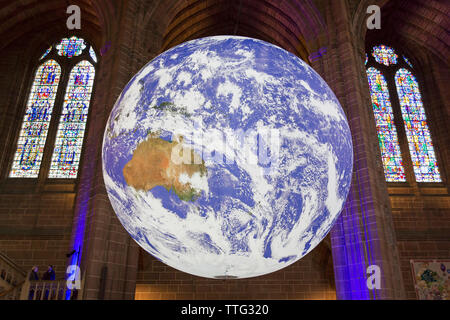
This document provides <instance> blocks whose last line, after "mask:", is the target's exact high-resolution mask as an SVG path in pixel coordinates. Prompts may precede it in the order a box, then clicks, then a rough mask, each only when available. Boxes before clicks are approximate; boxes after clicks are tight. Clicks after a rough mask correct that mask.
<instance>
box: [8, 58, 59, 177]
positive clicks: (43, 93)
mask: <svg viewBox="0 0 450 320" xmlns="http://www.w3.org/2000/svg"><path fill="white" fill-rule="evenodd" d="M60 78H61V67H60V65H59V64H58V63H57V62H56V61H54V60H48V61H47V62H45V63H43V64H42V65H41V66H40V67H39V68H38V69H37V71H36V74H35V77H34V82H33V86H32V88H31V92H30V95H29V97H28V102H27V108H26V111H25V116H24V119H23V122H22V129H21V130H20V134H19V140H18V142H17V149H16V153H15V155H14V160H13V164H12V168H11V171H10V174H9V176H10V177H12V178H37V177H38V176H39V170H40V167H41V161H42V156H43V154H44V146H45V141H46V140H47V133H48V128H49V124H50V120H51V117H52V112H53V106H54V104H55V99H56V94H57V91H58V85H59V81H60Z"/></svg>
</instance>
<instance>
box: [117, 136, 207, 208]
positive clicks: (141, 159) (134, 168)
mask: <svg viewBox="0 0 450 320" xmlns="http://www.w3.org/2000/svg"><path fill="white" fill-rule="evenodd" d="M181 143H183V138H182V137H180V139H179V141H166V140H164V139H161V138H160V137H159V134H157V133H150V134H149V135H148V137H147V139H146V140H145V141H143V142H141V143H140V144H139V145H138V147H137V148H136V150H135V151H134V153H133V157H132V159H131V160H130V161H129V162H128V163H127V164H126V165H125V166H124V168H123V176H124V178H125V181H126V183H127V184H128V185H129V186H131V187H133V188H135V189H136V190H144V191H150V190H152V189H153V188H154V187H156V186H162V187H164V188H165V189H166V190H167V191H170V190H173V191H174V192H175V194H176V195H177V196H178V197H179V198H180V199H181V200H183V201H194V200H195V199H196V198H197V197H198V196H200V191H199V190H196V189H195V188H193V187H192V185H191V184H190V183H189V182H186V183H183V182H181V181H180V177H181V175H187V176H189V177H192V176H193V175H194V174H195V173H199V174H200V176H204V175H205V174H206V172H207V170H206V167H205V162H204V161H203V160H202V161H196V162H194V163H188V164H185V163H174V162H173V161H172V160H171V157H172V152H173V149H174V148H176V149H175V150H179V149H181V148H180V147H181V146H179V144H181ZM182 150H183V151H182V152H189V153H191V156H192V157H191V159H199V156H198V155H197V154H196V153H195V152H194V150H191V149H190V148H186V147H183V148H182ZM199 162H200V163H199ZM182 180H185V179H182Z"/></svg>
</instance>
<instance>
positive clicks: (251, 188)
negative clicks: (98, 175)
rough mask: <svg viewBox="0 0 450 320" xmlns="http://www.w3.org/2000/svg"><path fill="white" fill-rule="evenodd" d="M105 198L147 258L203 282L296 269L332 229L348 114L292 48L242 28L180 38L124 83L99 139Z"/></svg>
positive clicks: (341, 194)
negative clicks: (225, 33) (243, 32)
mask: <svg viewBox="0 0 450 320" xmlns="http://www.w3.org/2000/svg"><path fill="white" fill-rule="evenodd" d="M102 161H103V177H104V182H105V186H106V189H107V192H108V196H109V199H110V201H111V204H112V207H113V209H114V211H115V213H116V215H117V217H118V219H119V220H120V222H121V223H122V225H123V226H124V228H125V229H126V230H127V231H128V233H129V234H130V235H131V237H132V238H133V239H134V240H135V241H136V242H137V243H138V244H139V245H140V246H141V247H142V248H143V249H145V250H146V251H147V252H148V253H150V254H151V255H153V256H154V257H156V258H157V259H159V260H160V261H162V262H163V263H165V264H167V265H169V266H171V267H173V268H175V269H178V270H181V271H183V272H186V273H189V274H192V275H196V276H201V277H207V278H219V279H230V278H248V277H255V276H260V275H264V274H267V273H271V272H274V271H277V270H280V269H282V268H284V267H286V266H288V265H291V264H293V263H294V262H296V261H298V260H299V259H300V258H302V257H303V256H305V255H306V254H307V253H308V252H310V251H311V250H312V249H313V248H314V247H316V246H317V245H318V244H319V243H320V242H321V241H322V240H323V239H324V237H325V236H326V235H327V233H328V232H329V231H330V229H331V227H332V226H333V223H334V222H335V221H336V219H337V217H338V216H339V214H340V211H341V210H342V208H343V205H344V202H345V200H346V197H347V194H348V191H349V188H350V181H351V176H352V165H353V152H352V140H351V134H350V130H349V126H348V123H347V119H346V116H345V114H344V112H343V110H342V108H341V106H340V104H339V102H338V100H337V98H336V96H335V95H334V94H333V92H332V91H331V89H330V88H329V87H328V85H327V84H326V83H325V81H324V80H323V79H322V78H321V77H320V76H319V75H318V74H317V73H316V72H315V71H314V70H313V69H312V68H311V67H310V66H308V65H307V64H306V63H305V62H304V61H302V60H301V59H300V58H298V57H297V56H295V55H293V54H291V53H289V52H287V51H285V50H283V49H281V48H279V47H277V46H275V45H272V44H270V43H267V42H264V41H261V40H256V39H252V38H246V37H237V36H215V37H207V38H202V39H197V40H193V41H189V42H186V43H183V44H181V45H178V46H176V47H174V48H172V49H170V50H168V51H166V52H164V53H162V54H160V55H159V56H157V57H156V58H154V59H153V60H152V61H150V62H149V63H148V64H147V65H146V66H145V67H143V68H142V70H141V71H139V72H138V73H137V74H136V75H135V76H134V77H133V79H132V80H131V81H130V82H129V83H128V84H127V86H126V87H125V89H124V90H123V92H122V94H121V95H120V97H119V98H118V100H117V102H116V104H115V106H114V108H113V109H112V111H111V114H110V117H109V120H108V123H107V126H106V129H105V134H104V140H103V153H102Z"/></svg>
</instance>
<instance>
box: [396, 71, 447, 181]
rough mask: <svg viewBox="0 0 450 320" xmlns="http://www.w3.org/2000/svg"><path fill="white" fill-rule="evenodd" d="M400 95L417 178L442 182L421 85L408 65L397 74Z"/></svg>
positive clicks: (418, 179) (417, 179)
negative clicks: (407, 67)
mask: <svg viewBox="0 0 450 320" xmlns="http://www.w3.org/2000/svg"><path fill="white" fill-rule="evenodd" d="M395 83H396V86H397V92H398V97H399V99H400V107H401V111H402V116H403V121H404V125H405V131H406V136H407V138H408V146H409V151H410V153H411V160H412V163H413V167H414V173H415V176H416V181H417V182H440V181H441V177H440V174H439V168H438V165H437V161H436V155H435V153H434V148H433V143H432V142H431V135H430V131H429V129H428V125H427V120H426V116H425V109H424V107H423V104H422V96H421V94H420V91H419V85H418V83H417V80H416V78H415V77H414V75H413V74H412V73H411V72H410V71H409V70H407V69H403V68H402V69H400V70H398V71H397V73H396V75H395Z"/></svg>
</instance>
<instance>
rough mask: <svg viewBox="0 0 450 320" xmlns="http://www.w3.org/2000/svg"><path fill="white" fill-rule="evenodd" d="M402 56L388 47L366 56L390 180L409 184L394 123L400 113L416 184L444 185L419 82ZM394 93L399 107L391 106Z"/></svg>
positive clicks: (387, 178) (388, 179)
mask: <svg viewBox="0 0 450 320" xmlns="http://www.w3.org/2000/svg"><path fill="white" fill-rule="evenodd" d="M398 57H399V56H398V55H397V54H396V52H395V50H394V49H393V48H391V47H388V46H385V45H379V46H375V47H373V48H372V54H371V57H369V55H366V67H367V70H366V71H367V76H368V81H369V89H370V94H371V99H372V106H373V112H374V116H375V121H376V126H377V131H378V138H379V142H380V151H381V157H382V160H383V166H384V172H385V178H386V181H388V182H404V181H406V175H405V168H404V164H403V161H402V155H401V151H400V144H399V140H398V136H397V132H399V130H398V128H396V126H395V121H394V116H395V114H398V115H399V117H401V118H402V119H403V124H404V129H405V130H404V132H405V133H406V140H407V142H408V151H409V154H410V158H411V162H412V166H413V168H412V170H413V171H414V176H415V179H416V181H417V182H441V181H442V180H441V176H440V172H439V167H438V164H437V159H436V154H435V151H434V147H433V143H432V139H431V134H430V130H429V128H428V124H427V120H426V115H425V108H424V105H423V102H422V96H421V93H420V89H419V83H418V82H417V79H416V77H415V76H414V75H413V71H412V68H413V65H412V62H411V61H410V60H409V59H408V58H407V57H406V56H405V55H401V57H402V58H403V59H398ZM371 58H373V59H371ZM386 77H388V79H387V80H386ZM390 87H391V88H392V90H391V91H389V88H390ZM390 94H393V95H395V94H397V95H396V98H398V104H394V105H393V104H391V97H390ZM395 106H397V107H399V109H400V110H398V112H395V110H394V109H393V107H395ZM399 120H400V119H399Z"/></svg>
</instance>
